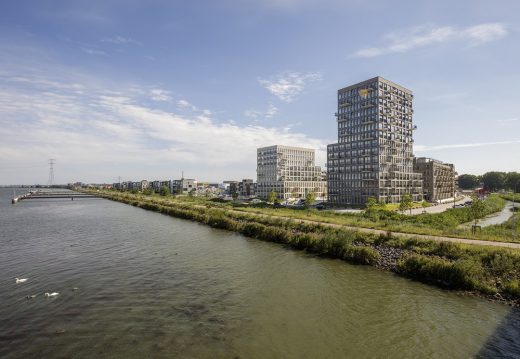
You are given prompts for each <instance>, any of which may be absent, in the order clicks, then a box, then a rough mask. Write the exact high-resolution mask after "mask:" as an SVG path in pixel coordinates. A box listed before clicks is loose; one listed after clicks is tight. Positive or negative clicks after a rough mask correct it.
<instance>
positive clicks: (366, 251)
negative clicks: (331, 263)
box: [343, 246, 381, 265]
mask: <svg viewBox="0 0 520 359" xmlns="http://www.w3.org/2000/svg"><path fill="white" fill-rule="evenodd" d="M380 258H381V254H379V252H378V251H376V250H375V249H374V248H372V247H364V246H347V247H346V250H345V254H344V257H343V259H345V260H347V261H349V262H352V263H356V264H369V265H374V264H376V263H377V262H378V261H379V259H380Z"/></svg>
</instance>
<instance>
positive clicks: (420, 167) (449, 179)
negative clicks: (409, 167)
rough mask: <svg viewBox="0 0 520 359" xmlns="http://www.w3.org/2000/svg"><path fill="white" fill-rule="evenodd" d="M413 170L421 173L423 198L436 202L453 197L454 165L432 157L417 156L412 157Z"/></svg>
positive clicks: (454, 190)
mask: <svg viewBox="0 0 520 359" xmlns="http://www.w3.org/2000/svg"><path fill="white" fill-rule="evenodd" d="M413 168H414V171H415V172H419V173H421V174H422V178H423V193H424V199H425V200H427V201H430V202H437V201H441V200H443V199H449V198H453V197H454V195H455V192H456V187H455V183H456V181H455V174H456V172H455V166H454V165H453V164H451V163H443V162H441V161H438V160H435V159H433V158H427V157H418V158H415V159H414V163H413Z"/></svg>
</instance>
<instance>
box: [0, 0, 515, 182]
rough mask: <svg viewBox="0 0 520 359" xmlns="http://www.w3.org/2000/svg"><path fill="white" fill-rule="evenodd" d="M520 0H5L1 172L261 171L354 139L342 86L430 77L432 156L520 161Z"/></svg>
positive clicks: (16, 178)
mask: <svg viewBox="0 0 520 359" xmlns="http://www.w3.org/2000/svg"><path fill="white" fill-rule="evenodd" d="M519 14H520V2H518V1H493V2H491V1H457V2H455V1H444V0H441V1H435V2H433V1H431V2H430V1H428V2H426V1H424V2H423V1H381V0H372V1H362V0H353V1H346V0H345V1H317V0H300V1H298V0H256V1H250V0H235V1H231V0H229V1H227V0H223V1H191V2H187V1H108V0H106V1H73V2H72V1H45V0H42V1H23V0H18V1H16V2H6V1H4V2H2V4H0V138H1V141H0V168H1V171H0V184H8V183H46V182H47V176H48V166H47V164H46V163H47V160H48V159H49V158H55V159H56V162H57V164H56V166H55V179H56V182H60V183H65V182H71V181H85V182H115V181H117V178H118V176H121V178H122V179H123V180H139V179H145V178H147V179H155V178H157V179H167V178H178V177H180V175H181V171H184V173H185V176H186V177H193V178H196V179H199V180H209V181H218V180H225V179H241V178H255V177H256V148H257V147H261V146H266V145H271V144H286V145H301V146H307V147H313V148H316V149H317V158H318V164H319V165H323V164H324V163H325V146H326V144H328V143H332V142H335V140H336V138H337V130H336V122H335V118H334V112H335V111H336V91H337V89H339V88H341V87H344V86H347V85H349V84H352V83H355V82H358V81H362V80H365V79H367V78H370V77H374V76H377V75H380V76H383V77H385V78H387V79H389V80H392V81H394V82H397V83H399V84H401V85H403V86H405V87H407V88H409V89H411V90H413V91H414V95H415V98H414V108H415V113H414V122H415V123H416V124H417V125H418V130H417V131H416V133H415V144H416V146H415V154H416V155H417V156H430V157H434V158H437V159H440V160H443V161H446V162H453V163H455V166H456V168H457V169H458V171H459V173H468V172H469V173H475V174H481V173H484V172H486V171H488V170H502V171H520V101H519V95H520V71H519V69H520V65H519V64H520V36H519V35H520V23H519V20H518V15H519Z"/></svg>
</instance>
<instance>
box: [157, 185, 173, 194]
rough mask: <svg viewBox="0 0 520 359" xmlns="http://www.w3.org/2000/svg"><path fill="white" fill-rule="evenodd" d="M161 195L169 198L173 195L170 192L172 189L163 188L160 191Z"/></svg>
mask: <svg viewBox="0 0 520 359" xmlns="http://www.w3.org/2000/svg"><path fill="white" fill-rule="evenodd" d="M159 194H160V195H161V196H169V195H170V194H171V192H170V189H169V188H168V186H162V187H161V189H160V191H159Z"/></svg>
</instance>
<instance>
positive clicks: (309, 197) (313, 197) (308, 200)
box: [305, 191, 316, 207]
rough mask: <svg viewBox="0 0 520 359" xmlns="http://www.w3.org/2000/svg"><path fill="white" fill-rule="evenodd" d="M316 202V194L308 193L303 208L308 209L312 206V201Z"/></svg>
mask: <svg viewBox="0 0 520 359" xmlns="http://www.w3.org/2000/svg"><path fill="white" fill-rule="evenodd" d="M315 200H316V193H314V191H309V192H307V194H306V195H305V207H310V206H312V205H313V204H314V201H315Z"/></svg>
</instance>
